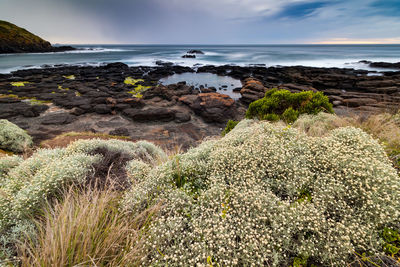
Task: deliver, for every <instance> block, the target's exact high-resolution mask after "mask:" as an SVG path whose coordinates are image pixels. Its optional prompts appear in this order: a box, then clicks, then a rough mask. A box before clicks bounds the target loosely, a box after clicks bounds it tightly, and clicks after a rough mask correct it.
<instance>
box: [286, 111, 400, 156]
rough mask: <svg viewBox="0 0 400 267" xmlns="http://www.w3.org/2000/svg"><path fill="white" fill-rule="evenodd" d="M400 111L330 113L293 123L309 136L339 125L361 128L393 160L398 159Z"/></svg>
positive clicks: (321, 134)
mask: <svg viewBox="0 0 400 267" xmlns="http://www.w3.org/2000/svg"><path fill="white" fill-rule="evenodd" d="M399 117H400V113H398V114H397V115H393V114H390V113H381V114H374V115H370V116H368V117H365V116H360V115H356V114H352V115H350V116H347V117H339V116H335V115H330V114H319V115H317V116H308V117H306V116H305V117H302V118H300V119H299V120H298V121H296V122H295V123H294V127H296V128H299V129H300V130H302V131H304V132H305V133H307V134H308V135H310V136H324V135H327V134H328V133H329V131H330V130H333V129H335V128H339V127H345V126H353V127H356V128H361V129H362V130H364V131H365V132H367V133H369V134H370V135H372V136H373V137H374V138H376V139H377V140H379V142H380V143H381V144H382V145H383V146H384V148H385V150H386V153H387V154H388V156H389V157H391V158H392V159H393V161H394V162H397V161H398V160H399V157H400V156H399V154H400V119H399Z"/></svg>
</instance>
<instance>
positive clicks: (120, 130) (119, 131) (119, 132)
mask: <svg viewBox="0 0 400 267" xmlns="http://www.w3.org/2000/svg"><path fill="white" fill-rule="evenodd" d="M110 134H111V135H118V136H129V130H128V129H126V128H124V127H120V128H117V129H115V130H112V131H110Z"/></svg>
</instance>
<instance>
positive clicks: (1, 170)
mask: <svg viewBox="0 0 400 267" xmlns="http://www.w3.org/2000/svg"><path fill="white" fill-rule="evenodd" d="M22 161H23V159H22V158H21V157H19V156H7V157H3V158H0V187H1V186H2V184H3V182H4V181H5V180H6V177H7V174H8V172H9V171H10V170H11V169H13V168H15V167H16V166H18V165H19V164H20V163H21V162H22Z"/></svg>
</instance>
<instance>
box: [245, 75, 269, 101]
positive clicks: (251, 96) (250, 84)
mask: <svg viewBox="0 0 400 267" xmlns="http://www.w3.org/2000/svg"><path fill="white" fill-rule="evenodd" d="M266 91H267V88H265V87H264V85H263V84H262V83H261V82H260V81H259V80H256V79H253V78H249V79H246V80H244V84H243V87H242V89H241V90H240V94H241V95H242V97H241V98H240V100H241V101H242V102H244V103H246V104H250V103H251V102H253V101H255V100H258V99H261V98H263V97H264V95H265V92H266Z"/></svg>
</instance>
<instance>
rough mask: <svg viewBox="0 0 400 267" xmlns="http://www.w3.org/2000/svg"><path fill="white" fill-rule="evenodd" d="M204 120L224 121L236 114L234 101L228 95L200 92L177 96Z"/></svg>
mask: <svg viewBox="0 0 400 267" xmlns="http://www.w3.org/2000/svg"><path fill="white" fill-rule="evenodd" d="M179 101H181V102H182V103H184V104H186V105H188V106H189V107H190V108H191V109H192V110H193V111H194V112H195V113H196V114H197V115H199V116H201V117H202V118H203V119H204V120H205V121H206V122H219V123H225V122H227V121H228V120H229V119H232V118H234V117H235V115H236V107H235V101H234V100H233V99H232V98H230V97H229V96H228V95H223V94H219V93H201V94H198V95H188V96H183V97H181V98H179Z"/></svg>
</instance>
